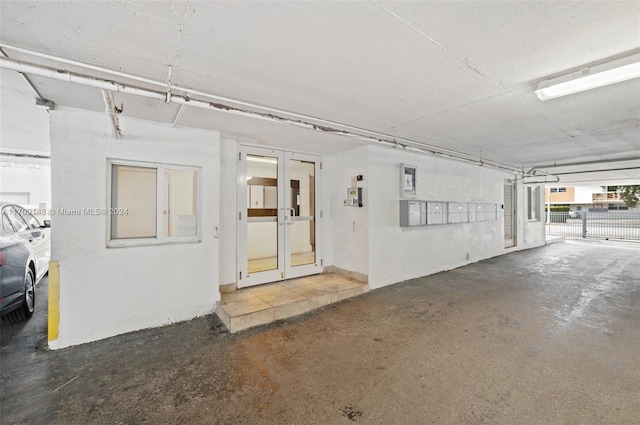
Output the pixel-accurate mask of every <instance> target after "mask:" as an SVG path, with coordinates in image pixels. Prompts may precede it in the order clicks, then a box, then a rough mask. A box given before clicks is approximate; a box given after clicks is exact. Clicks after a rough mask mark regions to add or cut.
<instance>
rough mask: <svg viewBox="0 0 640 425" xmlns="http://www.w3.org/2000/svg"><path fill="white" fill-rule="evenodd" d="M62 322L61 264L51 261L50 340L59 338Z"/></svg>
mask: <svg viewBox="0 0 640 425" xmlns="http://www.w3.org/2000/svg"><path fill="white" fill-rule="evenodd" d="M59 324H60V265H59V263H58V262H57V261H50V262H49V342H51V341H55V340H56V339H58V325H59Z"/></svg>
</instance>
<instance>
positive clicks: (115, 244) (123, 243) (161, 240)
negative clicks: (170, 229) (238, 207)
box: [105, 159, 202, 248]
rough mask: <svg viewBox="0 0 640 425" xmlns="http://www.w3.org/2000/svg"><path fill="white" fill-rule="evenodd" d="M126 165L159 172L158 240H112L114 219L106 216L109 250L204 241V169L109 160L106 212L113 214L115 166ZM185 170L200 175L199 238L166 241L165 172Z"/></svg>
mask: <svg viewBox="0 0 640 425" xmlns="http://www.w3.org/2000/svg"><path fill="white" fill-rule="evenodd" d="M114 165H122V166H128V167H142V168H155V169H156V237H155V238H129V239H112V238H111V215H110V214H105V215H106V221H107V226H106V238H107V247H108V248H125V247H134V246H149V245H167V244H178V243H197V242H201V241H202V167H198V166H189V165H178V164H167V163H161V162H144V161H131V160H120V159H107V184H106V188H107V190H106V192H107V193H106V205H107V208H106V211H107V212H109V211H111V209H112V208H113V207H112V205H111V199H112V193H111V189H112V188H111V185H112V181H113V180H112V178H113V166H114ZM165 169H170V170H182V171H193V172H195V173H196V175H197V184H198V187H197V189H196V193H197V197H198V199H197V206H196V215H197V217H196V234H195V236H174V237H165V236H164V235H163V233H164V170H165Z"/></svg>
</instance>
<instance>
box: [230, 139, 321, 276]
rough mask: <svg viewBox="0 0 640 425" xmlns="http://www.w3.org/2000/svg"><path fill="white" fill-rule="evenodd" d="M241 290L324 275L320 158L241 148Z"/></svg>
mask: <svg viewBox="0 0 640 425" xmlns="http://www.w3.org/2000/svg"><path fill="white" fill-rule="evenodd" d="M238 160H239V166H238V194H239V196H238V211H239V214H238V223H239V226H238V261H239V267H238V269H239V276H238V284H237V286H238V288H244V287H247V286H252V285H259V284H261V283H267V282H275V281H278V280H283V279H290V278H294V277H300V276H306V275H310V274H315V273H321V272H322V231H321V229H320V225H321V220H320V219H319V218H320V216H321V215H322V212H321V208H320V205H319V202H318V201H319V197H318V196H316V194H317V193H320V191H319V187H318V184H319V181H320V179H319V178H318V177H319V173H320V157H318V156H315V155H307V154H301V153H296V152H286V151H282V150H277V149H269V148H258V147H250V146H240V149H239V157H238Z"/></svg>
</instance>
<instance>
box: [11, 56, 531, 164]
mask: <svg viewBox="0 0 640 425" xmlns="http://www.w3.org/2000/svg"><path fill="white" fill-rule="evenodd" d="M0 46H2V47H4V48H7V49H11V50H15V51H17V52H20V53H23V54H27V55H31V56H35V57H39V58H42V59H47V60H52V61H57V62H60V63H65V64H68V65H72V66H77V67H81V68H85V69H90V70H93V71H97V72H101V73H105V74H109V75H113V76H117V77H122V78H126V79H129V80H133V81H138V82H141V83H145V84H150V85H154V86H156V87H158V88H161V89H162V90H165V91H167V90H169V91H170V90H177V91H180V92H183V93H185V94H184V96H185V97H190V96H192V95H196V96H199V97H205V98H207V99H213V100H216V101H217V102H226V103H233V104H234V105H237V106H243V107H247V108H251V109H254V110H259V111H263V112H266V113H268V114H279V115H287V116H289V117H294V118H299V119H301V120H304V121H314V122H318V123H322V124H323V125H328V126H331V127H341V128H345V129H349V130H352V131H356V132H358V133H366V134H369V135H371V136H374V137H375V138H390V137H391V136H389V135H388V134H385V133H381V132H377V131H372V130H368V129H365V128H361V127H356V126H352V125H348V124H342V123H338V122H335V121H331V120H325V119H323V118H317V117H313V116H310V115H305V114H299V113H296V112H291V111H286V110H283V109H277V108H272V107H268V106H264V105H259V104H256V103H251V102H245V101H242V100H238V99H232V98H229V97H225V96H219V95H215V94H211V93H207V92H203V91H200V90H195V89H191V88H186V87H181V86H179V85H176V84H172V83H171V81H170V78H169V80H168V81H167V82H162V81H156V80H151V79H149V78H144V77H139V76H137V75H132V74H127V73H124V72H121V71H115V70H112V69H109V68H104V67H101V66H96V65H90V64H86V63H84V62H79V61H74V60H71V59H65V58H60V57H58V56H54V55H49V54H46V53H41V52H36V51H33V50H28V49H24V48H21V47H18V46H14V45H10V44H7V43H0ZM187 93H191V95H189V94H187ZM168 97H170V96H167V95H166V94H165V97H164V100H165V101H166V100H167V98H168ZM394 140H398V141H401V142H404V143H419V144H420V145H422V146H424V147H427V148H428V149H432V150H436V151H438V152H443V153H448V154H451V155H454V156H456V157H465V158H469V159H474V160H476V161H478V160H479V158H478V157H475V156H473V155H468V154H465V153H463V152H458V151H455V150H452V149H447V148H441V147H438V146H434V145H430V144H427V143H422V142H415V141H411V140H409V139H404V138H398V137H394ZM480 162H482V163H487V162H488V161H486V160H485V161H482V160H481V159H480ZM491 162H492V163H493V164H497V165H501V166H505V167H509V169H513V167H510V166H509V165H507V164H501V163H499V162H497V161H491ZM516 172H519V171H518V170H516Z"/></svg>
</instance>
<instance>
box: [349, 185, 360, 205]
mask: <svg viewBox="0 0 640 425" xmlns="http://www.w3.org/2000/svg"><path fill="white" fill-rule="evenodd" d="M347 205H348V206H350V207H361V206H362V188H361V187H350V188H349V189H347Z"/></svg>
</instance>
